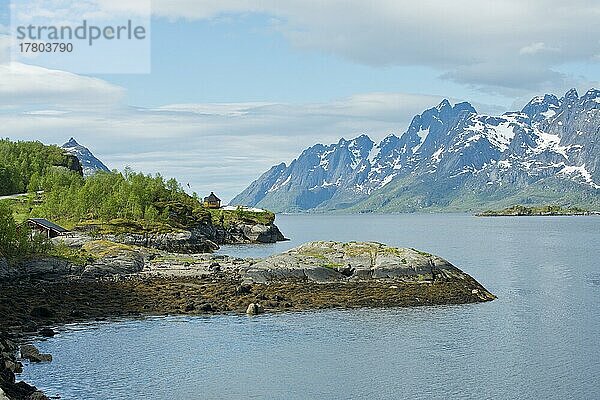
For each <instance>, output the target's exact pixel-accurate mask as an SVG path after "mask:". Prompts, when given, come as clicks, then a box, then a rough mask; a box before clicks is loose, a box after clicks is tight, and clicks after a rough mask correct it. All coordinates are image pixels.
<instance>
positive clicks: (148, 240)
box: [103, 227, 219, 254]
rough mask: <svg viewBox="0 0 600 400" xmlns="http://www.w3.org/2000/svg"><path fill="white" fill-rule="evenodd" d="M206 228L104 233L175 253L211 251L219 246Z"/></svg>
mask: <svg viewBox="0 0 600 400" xmlns="http://www.w3.org/2000/svg"><path fill="white" fill-rule="evenodd" d="M205 232H206V228H204V227H199V228H196V229H193V230H190V231H181V232H169V233H153V234H148V233H146V234H142V233H125V234H122V235H104V236H103V238H104V239H106V240H109V241H113V242H119V243H124V244H128V245H134V246H143V247H151V248H154V249H158V250H164V251H169V252H173V253H184V254H189V253H210V252H213V251H215V250H217V249H218V248H219V246H218V245H217V244H216V243H215V242H213V241H212V240H211V239H209V238H208V237H207V236H206V234H205Z"/></svg>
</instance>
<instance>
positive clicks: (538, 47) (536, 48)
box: [519, 42, 560, 54]
mask: <svg viewBox="0 0 600 400" xmlns="http://www.w3.org/2000/svg"><path fill="white" fill-rule="evenodd" d="M545 51H550V52H556V51H560V49H559V48H557V47H549V46H548V45H546V43H544V42H535V43H531V44H530V45H527V46H525V47H522V48H521V49H520V50H519V54H537V53H541V52H545Z"/></svg>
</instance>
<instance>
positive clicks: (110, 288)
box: [0, 240, 495, 400]
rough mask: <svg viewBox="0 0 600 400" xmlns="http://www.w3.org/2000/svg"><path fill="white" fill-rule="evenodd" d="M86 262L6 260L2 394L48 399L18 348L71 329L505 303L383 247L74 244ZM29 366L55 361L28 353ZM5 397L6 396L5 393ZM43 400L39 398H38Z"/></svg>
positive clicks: (0, 316)
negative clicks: (261, 249) (276, 250)
mask: <svg viewBox="0 0 600 400" xmlns="http://www.w3.org/2000/svg"><path fill="white" fill-rule="evenodd" d="M65 244H66V245H68V246H72V247H77V250H78V251H81V252H82V254H85V257H82V258H81V259H80V261H79V262H75V261H69V260H66V259H64V258H56V257H44V258H32V259H28V260H24V261H22V262H20V263H18V264H13V265H10V264H9V263H7V262H6V261H5V260H0V294H1V297H2V301H1V302H0V332H2V334H1V335H0V337H1V339H0V346H1V347H2V348H1V349H0V350H1V354H2V360H0V361H1V362H0V388H1V389H2V390H3V392H4V393H5V394H6V395H7V396H8V398H9V399H11V400H17V399H33V398H35V399H43V398H45V397H43V394H42V393H40V392H37V391H36V389H35V388H34V387H32V386H29V385H27V384H25V383H23V382H20V383H15V373H18V372H20V371H21V370H22V364H21V363H20V359H19V358H17V357H16V355H17V353H18V350H19V346H18V343H19V342H21V343H25V342H26V341H27V340H26V339H27V337H29V336H30V335H36V334H37V335H40V334H41V335H47V336H51V335H53V334H54V333H55V332H54V331H53V328H55V327H56V326H57V325H60V324H64V323H72V322H78V321H88V320H97V319H105V318H113V317H125V318H136V317H142V316H147V315H168V314H188V315H201V314H214V313H248V314H260V313H262V312H278V311H293V310H305V309H322V308H336V307H338V308H354V307H396V306H421V305H440V304H462V303H475V302H485V301H490V300H493V299H494V298H495V296H494V295H493V294H491V293H490V292H488V291H487V290H486V289H485V288H484V287H483V286H482V285H481V284H479V283H478V282H477V281H476V280H475V279H473V278H472V277H471V276H469V275H468V274H466V273H464V272H463V271H461V270H460V269H458V268H457V267H455V266H454V265H452V264H451V263H449V262H448V261H446V260H444V259H443V258H440V257H438V256H435V255H432V254H428V253H424V252H421V251H418V250H415V249H410V248H394V247H389V246H386V245H384V244H380V243H374V242H351V243H339V242H310V243H306V244H304V245H302V246H299V247H297V248H294V249H291V250H288V251H286V252H283V253H281V254H277V255H273V256H271V257H268V258H265V259H241V258H235V257H230V256H226V255H215V254H206V253H205V254H179V253H171V252H167V251H165V250H160V249H156V248H148V247H141V246H135V245H128V244H123V243H114V242H110V241H106V240H89V241H85V242H84V243H81V242H75V241H67V242H66V243H65ZM20 353H21V357H23V358H25V357H33V360H34V361H47V360H49V359H51V356H49V355H43V354H42V355H40V354H39V352H38V353H36V350H32V349H31V348H29V347H26V348H25V349H24V348H23V347H22V346H21V350H20ZM0 396H2V395H1V394H0ZM32 396H33V397H32ZM0 398H2V397H0Z"/></svg>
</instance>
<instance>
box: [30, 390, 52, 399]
mask: <svg viewBox="0 0 600 400" xmlns="http://www.w3.org/2000/svg"><path fill="white" fill-rule="evenodd" d="M48 399H49V398H48V397H47V396H46V395H45V394H44V393H43V392H40V391H39V390H38V391H37V392H33V393H32V394H31V396H29V399H27V400H48Z"/></svg>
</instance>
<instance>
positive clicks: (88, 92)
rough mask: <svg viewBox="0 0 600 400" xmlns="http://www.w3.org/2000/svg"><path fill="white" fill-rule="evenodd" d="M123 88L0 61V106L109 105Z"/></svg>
mask: <svg viewBox="0 0 600 400" xmlns="http://www.w3.org/2000/svg"><path fill="white" fill-rule="evenodd" d="M124 93H125V91H124V89H123V88H121V87H119V86H115V85H113V84H110V83H108V82H106V81H103V80H101V79H96V78H90V77H86V76H82V75H77V74H73V73H70V72H65V71H59V70H51V69H46V68H42V67H38V66H34V65H28V64H22V63H6V64H0V107H3V108H6V107H9V108H16V109H21V108H25V109H32V108H33V109H36V108H39V107H42V108H47V107H48V105H51V106H52V107H57V108H62V107H69V108H74V109H81V108H93V109H97V108H98V107H102V108H105V107H113V106H115V105H118V104H119V102H120V100H121V99H122V97H123V95H124Z"/></svg>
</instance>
